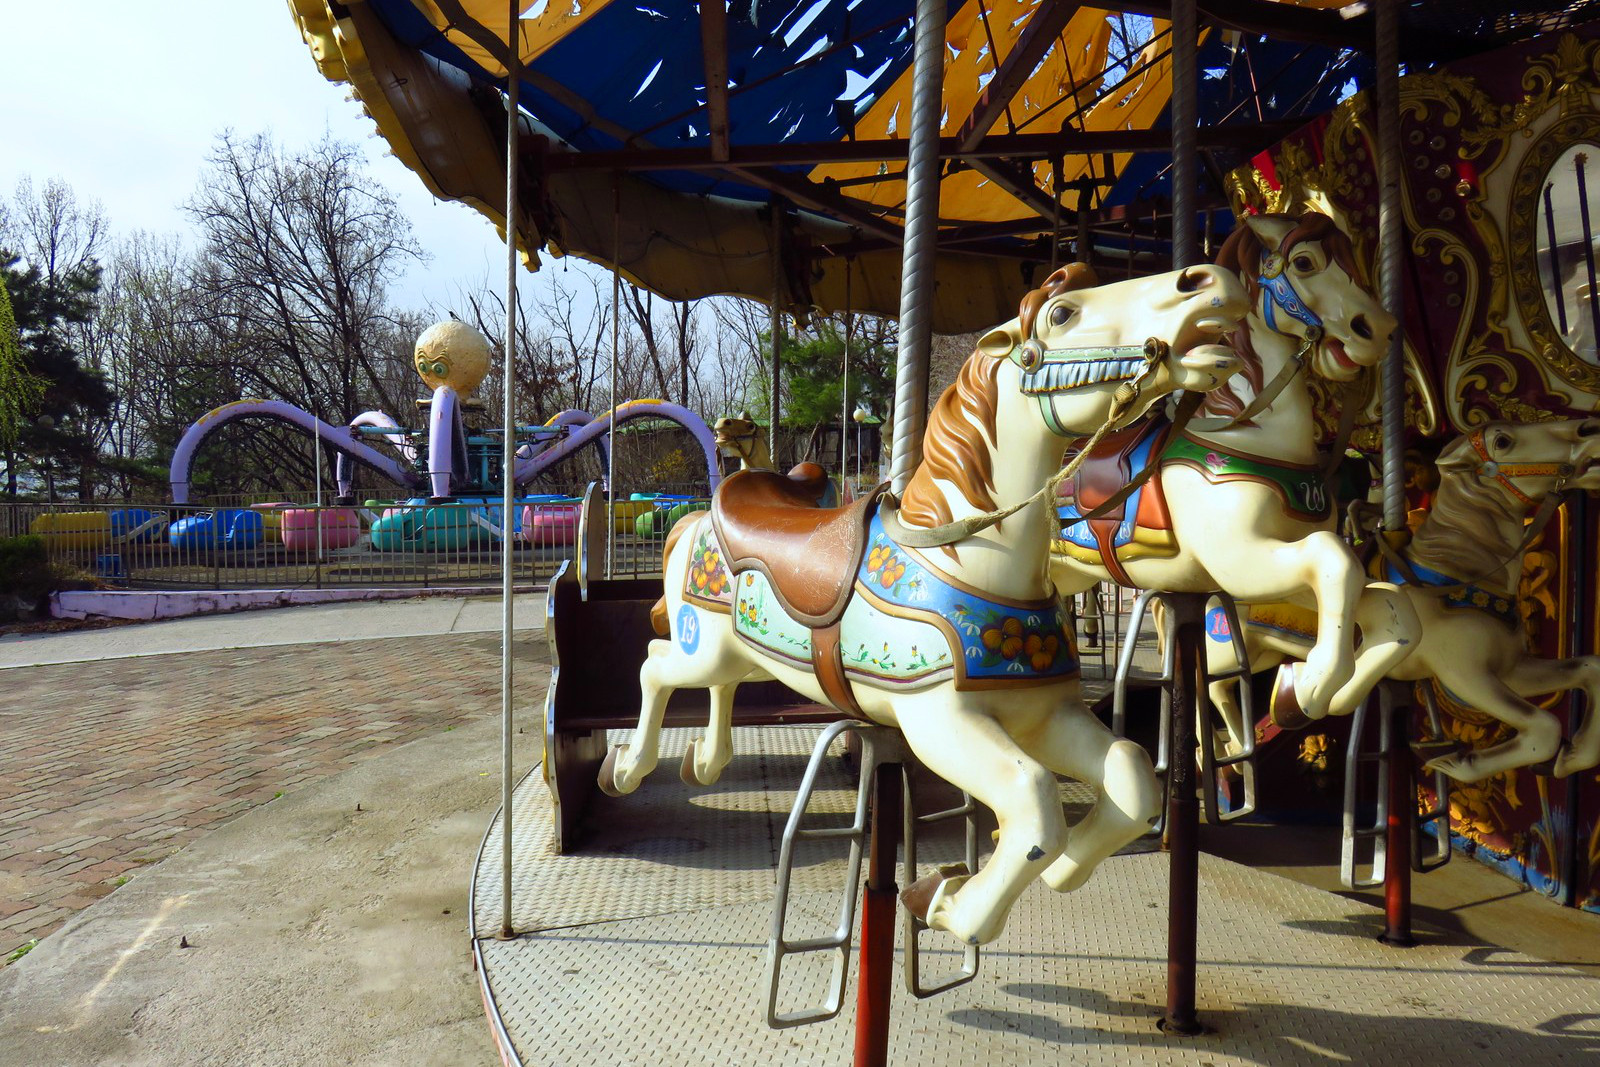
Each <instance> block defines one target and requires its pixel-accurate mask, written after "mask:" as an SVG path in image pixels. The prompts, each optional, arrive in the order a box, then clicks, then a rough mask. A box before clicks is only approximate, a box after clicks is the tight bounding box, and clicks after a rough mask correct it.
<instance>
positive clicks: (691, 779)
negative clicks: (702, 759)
mask: <svg viewBox="0 0 1600 1067" xmlns="http://www.w3.org/2000/svg"><path fill="white" fill-rule="evenodd" d="M699 748H700V739H699V738H698V737H696V738H693V739H692V740H690V742H689V747H688V748H686V749H684V750H683V762H682V763H680V764H678V777H679V778H681V779H683V784H684V785H687V786H707V785H710V784H711V783H710V782H702V781H701V780H700V776H699V775H698V774H696V773H695V769H694V756H695V753H696V752H697V751H699Z"/></svg>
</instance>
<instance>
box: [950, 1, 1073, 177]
mask: <svg viewBox="0 0 1600 1067" xmlns="http://www.w3.org/2000/svg"><path fill="white" fill-rule="evenodd" d="M1082 7H1083V5H1082V4H1079V3H1066V2H1058V3H1054V4H1040V5H1039V6H1038V7H1036V8H1034V9H1033V15H1032V17H1031V18H1029V19H1028V24H1027V25H1026V26H1024V27H1022V32H1021V33H1020V34H1018V35H1017V43H1016V44H1015V45H1014V46H1012V49H1011V52H1010V54H1008V55H1007V56H1006V58H1005V61H1004V62H1003V63H1000V65H999V66H998V67H997V68H996V69H995V75H994V77H993V78H992V79H990V81H989V84H988V85H986V86H984V87H983V92H982V93H980V94H979V96H978V102H977V103H976V104H974V105H973V108H972V114H970V115H968V116H967V120H966V121H965V122H963V123H962V124H961V130H960V132H958V133H957V134H956V141H957V143H958V144H960V146H961V150H962V151H964V152H970V151H971V150H972V149H974V148H976V147H978V144H979V143H980V142H981V141H982V140H983V137H984V134H986V133H988V132H989V129H990V127H992V126H993V125H994V124H995V121H996V120H997V119H998V118H999V117H1000V115H1001V113H1002V112H1004V111H1005V109H1006V105H1008V104H1010V103H1011V101H1012V99H1013V98H1015V97H1016V95H1017V93H1018V92H1020V91H1021V90H1022V87H1023V85H1025V84H1026V83H1027V81H1028V78H1029V77H1031V76H1032V75H1033V72H1034V70H1035V69H1036V68H1037V67H1038V66H1039V63H1040V61H1041V60H1043V59H1044V57H1045V56H1047V55H1049V54H1050V48H1051V46H1052V45H1054V44H1055V43H1056V39H1057V38H1058V37H1059V36H1060V35H1061V31H1062V30H1064V29H1066V27H1067V23H1069V22H1071V21H1072V16H1074V15H1076V14H1077V13H1078V11H1079V9H1081V8H1082ZM994 59H995V61H996V62H999V57H998V56H995V57H994Z"/></svg>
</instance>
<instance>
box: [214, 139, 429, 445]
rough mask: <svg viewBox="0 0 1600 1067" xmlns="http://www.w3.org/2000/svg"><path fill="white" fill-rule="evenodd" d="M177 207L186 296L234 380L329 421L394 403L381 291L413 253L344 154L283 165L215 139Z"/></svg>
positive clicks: (383, 197)
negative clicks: (188, 267)
mask: <svg viewBox="0 0 1600 1067" xmlns="http://www.w3.org/2000/svg"><path fill="white" fill-rule="evenodd" d="M186 206H187V208H188V211H189V214H190V215H191V217H193V218H194V220H195V221H196V223H197V224H198V225H199V226H200V229H201V232H202V235H203V237H204V242H205V243H204V248H203V251H202V253H201V258H200V262H199V263H198V265H197V269H196V274H195V285H196V288H197V289H198V290H199V292H200V293H201V294H202V296H203V297H204V300H205V302H206V306H207V309H208V311H209V315H210V318H211V320H212V321H213V322H214V323H215V324H216V334H217V338H216V339H217V342H218V348H219V351H226V352H228V353H229V354H230V358H231V360H232V361H233V365H234V368H235V369H236V371H237V373H238V374H239V378H240V380H241V382H243V383H246V384H247V385H248V386H249V387H251V388H253V389H255V390H259V391H261V392H264V393H266V394H267V395H269V396H278V397H283V398H285V399H290V400H293V401H294V402H296V403H300V404H302V405H307V406H311V407H313V408H315V409H317V410H318V411H319V413H320V414H322V415H323V416H324V417H327V418H330V419H349V418H351V417H353V416H354V415H355V414H356V413H357V412H358V411H359V410H360V409H361V408H362V407H364V406H367V405H368V404H371V403H376V404H377V405H379V406H388V407H393V406H394V405H395V403H396V401H397V400H398V397H396V396H394V395H392V392H391V390H392V381H393V375H392V374H391V373H389V366H388V365H389V362H390V360H389V359H388V357H387V356H386V354H385V353H386V352H387V351H388V350H389V349H388V345H387V342H386V338H387V337H388V335H389V334H390V333H392V331H393V330H394V329H395V328H396V327H397V326H398V325H399V323H398V320H397V319H396V317H395V316H394V315H393V314H392V313H391V312H390V310H389V308H388V306H387V304H386V294H387V288H388V285H389V283H390V282H391V281H392V280H393V279H394V278H395V276H396V275H397V274H398V272H399V271H400V269H401V268H402V266H403V265H404V264H405V263H406V262H407V261H408V260H414V259H421V258H423V252H422V250H421V248H420V247H419V246H418V245H417V244H416V242H415V240H414V239H413V238H412V236H411V226H410V223H409V222H408V221H407V220H406V218H405V216H404V215H403V214H401V212H400V209H399V206H398V205H397V204H396V203H395V201H394V199H393V197H391V196H390V195H389V193H388V192H387V191H386V190H385V189H383V187H382V186H379V185H377V184H375V183H373V182H372V181H371V180H370V179H369V178H368V177H367V176H366V174H365V173H364V162H363V160H362V158H361V155H360V153H359V152H358V150H357V149H356V148H355V146H354V145H350V144H346V143H344V142H340V141H335V140H333V139H332V138H331V137H327V138H324V139H323V140H322V141H319V142H318V143H316V144H314V145H312V146H311V147H310V148H308V149H306V150H304V151H300V152H294V153H289V152H285V151H284V150H282V149H280V148H279V147H278V146H277V145H276V144H275V143H274V142H273V141H272V140H271V138H270V137H269V136H268V135H266V134H258V135H256V136H255V137H252V138H249V139H247V140H242V141H241V140H239V139H238V138H236V137H235V136H234V134H233V133H232V132H231V131H230V132H225V133H223V134H221V135H220V136H219V137H218V139H217V143H216V147H215V148H214V149H213V150H212V153H211V155H210V157H209V158H208V160H207V167H206V170H205V172H204V174H203V175H202V178H201V182H200V185H199V188H198V189H197V190H196V191H195V193H194V196H193V197H191V198H190V200H189V202H188V204H187V205H186Z"/></svg>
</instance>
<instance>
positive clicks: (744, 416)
mask: <svg viewBox="0 0 1600 1067" xmlns="http://www.w3.org/2000/svg"><path fill="white" fill-rule="evenodd" d="M711 436H712V439H713V440H714V441H715V442H716V445H717V451H718V452H720V453H722V454H723V455H724V456H732V457H733V458H734V459H737V460H738V461H739V469H740V470H744V471H747V470H772V469H773V466H772V452H771V450H770V449H768V448H767V438H766V436H765V435H764V434H763V433H762V432H761V427H759V426H757V425H756V421H755V420H754V419H752V418H751V417H750V413H749V412H748V411H741V412H740V413H739V414H737V415H725V416H723V417H722V418H720V419H718V420H717V424H716V425H715V426H713V427H712V428H711Z"/></svg>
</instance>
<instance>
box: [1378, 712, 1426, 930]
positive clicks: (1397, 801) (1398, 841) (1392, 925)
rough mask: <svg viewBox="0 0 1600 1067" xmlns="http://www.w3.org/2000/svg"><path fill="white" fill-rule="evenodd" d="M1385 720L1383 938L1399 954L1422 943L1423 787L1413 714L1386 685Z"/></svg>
mask: <svg viewBox="0 0 1600 1067" xmlns="http://www.w3.org/2000/svg"><path fill="white" fill-rule="evenodd" d="M1378 705H1379V710H1380V711H1381V712H1382V714H1383V731H1384V748H1385V750H1386V751H1385V755H1386V756H1387V757H1388V761H1389V774H1388V782H1387V788H1388V791H1389V816H1388V820H1387V822H1386V823H1385V825H1384V865H1383V918H1384V930H1383V936H1381V937H1379V938H1378V940H1379V941H1381V942H1383V943H1384V944H1385V945H1394V946H1395V947H1397V948H1410V947H1411V946H1413V945H1415V944H1416V943H1417V940H1416V938H1414V937H1412V936H1411V837H1412V828H1411V824H1412V822H1413V820H1415V819H1416V817H1417V787H1416V779H1415V776H1414V774H1413V772H1412V767H1411V745H1410V739H1411V718H1410V716H1411V708H1410V706H1409V705H1408V704H1407V703H1406V701H1405V700H1404V699H1403V698H1402V699H1396V695H1395V692H1394V690H1393V688H1392V687H1391V686H1390V685H1389V684H1388V683H1385V684H1384V687H1383V690H1382V692H1381V694H1380V695H1379V697H1378Z"/></svg>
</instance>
